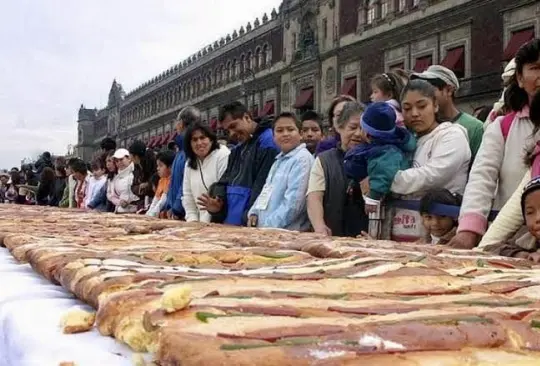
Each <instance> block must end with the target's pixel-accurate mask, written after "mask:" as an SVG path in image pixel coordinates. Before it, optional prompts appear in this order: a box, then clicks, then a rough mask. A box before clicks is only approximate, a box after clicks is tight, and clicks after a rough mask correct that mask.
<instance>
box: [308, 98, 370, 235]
mask: <svg viewBox="0 0 540 366" xmlns="http://www.w3.org/2000/svg"><path fill="white" fill-rule="evenodd" d="M363 111H364V107H363V105H362V104H360V103H357V102H349V103H346V104H345V105H344V107H343V110H342V111H341V113H340V116H339V118H338V119H337V121H336V123H335V128H336V132H337V133H338V134H339V145H338V146H337V147H335V148H332V149H330V150H327V151H324V152H322V153H320V154H319V155H318V156H317V158H316V159H315V162H314V163H313V167H312V169H311V173H310V176H309V183H308V189H307V212H308V216H309V220H310V222H311V225H312V226H313V229H314V230H315V232H316V233H320V234H323V235H334V236H353V237H355V236H357V235H360V234H361V233H362V232H363V231H367V228H368V217H367V215H366V213H365V210H364V200H363V198H362V191H361V189H360V184H359V183H358V182H355V184H354V185H350V184H349V178H348V177H347V175H346V173H345V167H344V158H345V154H346V153H347V151H349V150H351V149H353V148H354V147H356V146H358V145H359V144H361V143H362V142H363V141H364V140H363V134H362V128H361V125H360V117H361V115H362V113H363Z"/></svg>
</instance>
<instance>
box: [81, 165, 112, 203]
mask: <svg viewBox="0 0 540 366" xmlns="http://www.w3.org/2000/svg"><path fill="white" fill-rule="evenodd" d="M90 169H91V170H92V176H91V177H90V178H89V179H88V186H87V188H86V190H87V192H86V199H85V201H86V203H85V207H86V208H90V209H94V210H98V211H107V190H106V189H107V188H105V187H106V186H107V170H106V168H105V162H104V161H103V160H102V159H100V158H96V159H95V160H94V161H92V164H90Z"/></svg>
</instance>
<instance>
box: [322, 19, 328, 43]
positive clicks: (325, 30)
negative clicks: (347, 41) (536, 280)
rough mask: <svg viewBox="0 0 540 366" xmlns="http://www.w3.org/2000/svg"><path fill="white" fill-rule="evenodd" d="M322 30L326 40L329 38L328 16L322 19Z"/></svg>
mask: <svg viewBox="0 0 540 366" xmlns="http://www.w3.org/2000/svg"><path fill="white" fill-rule="evenodd" d="M322 31H323V40H325V41H326V38H328V20H326V18H324V19H323V20H322Z"/></svg>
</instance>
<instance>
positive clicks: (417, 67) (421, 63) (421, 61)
mask: <svg viewBox="0 0 540 366" xmlns="http://www.w3.org/2000/svg"><path fill="white" fill-rule="evenodd" d="M431 65H433V57H432V56H431V55H427V56H422V57H418V58H417V59H416V62H415V63H414V68H413V70H414V71H415V72H424V71H426V69H427V68H428V67H430V66H431Z"/></svg>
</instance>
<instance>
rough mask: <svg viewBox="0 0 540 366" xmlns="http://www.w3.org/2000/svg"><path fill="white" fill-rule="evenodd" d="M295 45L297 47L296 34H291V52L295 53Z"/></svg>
mask: <svg viewBox="0 0 540 366" xmlns="http://www.w3.org/2000/svg"><path fill="white" fill-rule="evenodd" d="M296 45H297V39H296V33H293V34H292V49H293V51H296Z"/></svg>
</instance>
